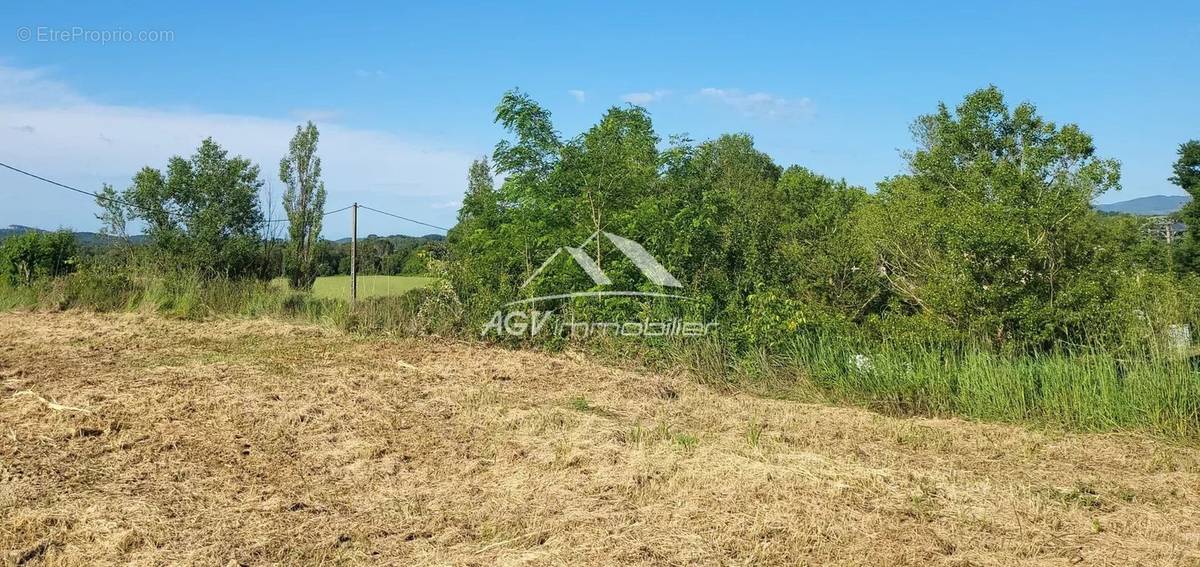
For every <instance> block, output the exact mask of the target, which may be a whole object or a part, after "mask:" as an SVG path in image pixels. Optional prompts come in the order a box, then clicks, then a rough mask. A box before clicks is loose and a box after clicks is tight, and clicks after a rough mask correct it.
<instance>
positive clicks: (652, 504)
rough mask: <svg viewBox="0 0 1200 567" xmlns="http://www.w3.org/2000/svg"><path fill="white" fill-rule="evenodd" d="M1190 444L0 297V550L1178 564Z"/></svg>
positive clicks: (1194, 551) (1191, 523)
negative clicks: (799, 399) (41, 310)
mask: <svg viewBox="0 0 1200 567" xmlns="http://www.w3.org/2000/svg"><path fill="white" fill-rule="evenodd" d="M1197 490H1200V457H1198V454H1197V452H1196V451H1195V450H1194V449H1192V448H1188V447H1181V446H1175V445H1170V444H1166V443H1162V442H1159V441H1155V440H1152V439H1147V438H1142V437H1135V436H1128V435H1066V434H1053V433H1046V432H1037V431H1030V430H1027V429H1023V428H1019V427H1010V426H1003V425H988V424H977V423H971V422H965V421H959V420H944V419H942V420H932V419H895V418H890V417H884V416H880V415H876V414H873V413H870V412H866V411H862V410H856V409H844V408H833V407H825V406H820V405H810V404H798V403H794V402H786V401H775V400H765V399H759V398H755V397H751V396H748V395H736V394H728V393H722V392H717V391H714V390H711V389H708V388H705V387H703V386H700V385H697V384H695V383H693V382H691V381H688V380H686V379H682V378H678V377H672V376H657V375H646V374H638V373H632V372H623V371H617V370H612V369H609V368H605V367H603V366H600V365H597V364H593V363H590V362H588V361H587V360H585V359H582V358H581V357H577V356H569V355H553V356H552V355H545V354H538V353H530V352H512V351H505V350H500V349H492V348H485V347H480V346H474V345H464V344H456V343H452V342H446V341H434V340H400V341H396V340H387V341H385V340H367V339H353V338H349V337H346V336H343V335H340V334H336V333H331V332H327V331H324V330H321V329H318V328H314V327H305V326H292V325H284V324H279V323H271V322H263V321H242V320H231V321H216V322H207V323H193V322H178V321H167V320H163V319H158V318H153V317H146V316H138V315H113V316H98V315H91V314H84V313H58V314H30V313H23V314H3V315H0V550H4V551H5V553H6V555H4V556H3V559H4V560H5V561H6V562H8V563H14V564H21V563H24V564H31V565H32V564H56V565H57V564H96V563H142V564H162V563H202V564H230V563H232V564H247V565H254V564H262V563H305V564H310V563H318V562H320V563H334V564H356V563H394V564H432V563H437V564H445V563H455V564H478V565H490V564H495V563H503V564H511V563H534V564H545V563H554V564H629V563H634V564H654V565H661V564H695V563H733V564H744V563H786V564H794V563H817V564H823V563H842V564H847V563H849V564H856V563H862V564H920V565H924V564H931V563H932V564H952V565H968V564H983V565H996V564H1006V565H1007V564H1012V563H1014V562H1015V563H1019V564H1050V565H1062V564H1064V563H1067V564H1070V563H1083V564H1090V565H1107V564H1111V565H1126V564H1133V563H1141V564H1172V565H1177V564H1189V563H1191V564H1200V507H1198V499H1197V498H1198V495H1197Z"/></svg>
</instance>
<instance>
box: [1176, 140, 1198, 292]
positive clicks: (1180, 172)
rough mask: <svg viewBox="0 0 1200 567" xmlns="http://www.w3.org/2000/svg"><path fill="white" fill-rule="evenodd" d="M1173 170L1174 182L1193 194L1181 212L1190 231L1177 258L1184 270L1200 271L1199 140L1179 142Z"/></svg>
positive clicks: (1180, 218)
mask: <svg viewBox="0 0 1200 567" xmlns="http://www.w3.org/2000/svg"><path fill="white" fill-rule="evenodd" d="M1171 173H1172V175H1171V178H1170V181H1171V183H1174V184H1175V185H1177V186H1179V188H1180V189H1183V190H1184V191H1187V193H1188V195H1191V196H1192V200H1191V201H1189V202H1188V204H1186V205H1184V207H1183V209H1182V210H1181V211H1179V220H1180V221H1182V222H1183V223H1184V224H1185V225H1187V231H1186V232H1185V233H1184V237H1183V239H1182V240H1181V241H1180V243H1179V250H1178V253H1177V255H1176V260H1177V262H1178V266H1179V267H1180V269H1181V270H1183V271H1186V272H1191V273H1200V234H1197V232H1200V140H1190V141H1187V142H1184V143H1182V144H1180V145H1179V158H1178V159H1177V160H1175V164H1174V166H1172V168H1171Z"/></svg>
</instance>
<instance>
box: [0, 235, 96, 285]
mask: <svg viewBox="0 0 1200 567" xmlns="http://www.w3.org/2000/svg"><path fill="white" fill-rule="evenodd" d="M77 253H78V247H77V246H76V244H75V236H74V235H72V234H71V233H70V232H69V231H66V230H60V231H58V232H37V231H32V230H31V231H28V232H24V233H22V234H18V235H16V236H10V237H8V238H6V239H4V240H3V242H0V277H3V278H4V279H6V280H8V282H9V283H10V284H13V285H23V286H30V285H33V282H34V280H36V279H39V278H47V277H49V278H53V277H57V276H61V275H64V274H67V273H70V272H71V271H72V270H73V269H74V265H75V256H76V254H77Z"/></svg>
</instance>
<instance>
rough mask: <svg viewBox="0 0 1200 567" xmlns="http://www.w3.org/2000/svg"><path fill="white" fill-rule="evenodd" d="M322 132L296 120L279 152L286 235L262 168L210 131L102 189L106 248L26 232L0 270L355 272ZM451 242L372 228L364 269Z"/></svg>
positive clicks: (4, 255) (300, 275)
mask: <svg viewBox="0 0 1200 567" xmlns="http://www.w3.org/2000/svg"><path fill="white" fill-rule="evenodd" d="M318 140H319V132H318V130H317V127H316V126H315V125H314V124H313V123H312V122H309V123H307V124H306V125H304V126H297V127H296V133H295V135H294V136H293V138H292V140H291V142H290V144H289V147H288V153H287V155H285V156H284V157H283V158H282V159H281V160H280V163H279V179H280V181H281V182H283V184H284V186H285V188H286V189H285V191H284V193H283V195H282V208H283V210H284V212H285V213H286V220H287V238H286V239H284V240H283V241H282V242H281V241H279V240H278V239H276V238H273V237H272V236H271V235H272V234H273V232H272V231H270V230H268V227H269V223H270V222H273V221H271V220H270V219H267V218H265V215H264V214H263V211H262V204H261V202H260V201H261V200H260V196H261V194H262V192H263V186H264V182H263V180H262V175H261V172H260V170H259V167H258V166H257V165H255V164H254V163H252V162H251V161H250V160H248V159H246V158H244V157H242V156H230V155H229V153H228V152H227V151H226V150H225V149H223V148H222V147H221V146H220V145H219V144H217V142H216V141H214V140H213V139H212V138H207V139H205V140H203V141H202V142H201V143H200V146H199V147H198V148H197V149H196V152H195V153H194V154H192V155H191V156H189V157H183V156H175V157H172V158H171V159H170V160H168V162H167V165H166V167H165V169H158V168H154V167H151V166H147V167H144V168H142V169H141V170H140V171H138V172H137V174H135V175H134V176H133V179H132V183H131V185H130V186H129V187H128V188H126V189H124V190H120V191H118V190H117V189H115V188H114V187H112V186H111V185H108V184H104V185H103V186H102V187H101V189H100V191H99V192H98V193H97V197H96V204H97V205H98V206H99V208H100V212H99V213H98V214H97V215H96V217H97V219H98V220H99V221H100V222H101V225H102V229H101V232H102V234H103V235H105V236H107V237H108V238H107V239H106V240H105V241H104V242H103V245H102V246H80V245H79V243H77V242H75V241H74V239H73V238H72V235H71V233H70V232H67V231H58V232H54V233H41V232H37V231H30V232H26V233H24V234H21V235H18V236H14V237H10V238H7V239H5V240H4V242H3V243H0V272H2V273H3V274H4V276H5V279H7V280H8V282H9V283H10V284H16V285H30V284H31V283H32V282H33V281H34V280H35V279H37V278H42V277H56V276H60V275H64V274H66V273H69V272H71V271H72V270H73V269H74V268H75V267H76V265H77V264H78V263H80V262H85V261H95V262H101V261H105V260H108V261H109V263H110V264H112V263H113V261H117V262H118V263H125V264H128V266H126V267H125V268H122V269H127V270H133V269H146V270H150V271H151V272H163V271H169V270H188V271H193V272H196V273H199V274H201V275H204V276H207V277H222V278H231V279H241V278H259V279H271V278H274V277H280V276H283V277H286V278H287V279H288V281H289V283H290V285H291V286H292V287H293V288H296V289H306V288H309V287H311V286H312V283H313V281H314V280H315V279H316V278H317V277H319V276H329V275H337V274H349V273H350V244H349V243H348V242H332V241H328V240H324V239H322V238H321V236H320V235H321V228H322V220H323V217H324V214H325V213H324V209H325V196H326V190H325V184H324V181H323V180H322V178H321V159H320V157H319V156H318V155H317V142H318ZM268 198H269V197H268ZM135 222H140V223H141V224H142V225H143V226H144V227H145V228H144V232H145V238H144V239H140V240H143V241H144V244H143V245H135V243H134V240H133V239H132V238H131V237H130V235H129V227H130V225H131V224H132V223H135ZM443 250H444V246H443V245H442V243H441V238H440V237H438V236H436V235H431V236H427V237H405V236H391V237H380V236H375V235H370V236H368V237H366V238H364V239H361V240H360V246H359V250H358V255H359V256H358V257H359V272H360V273H363V274H382V275H397V274H421V273H424V272H425V271H426V268H425V259H426V258H428V257H430V256H435V257H436V256H444V251H443ZM130 266H136V268H135V267H130Z"/></svg>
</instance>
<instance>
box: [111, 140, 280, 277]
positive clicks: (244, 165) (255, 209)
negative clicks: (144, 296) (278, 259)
mask: <svg viewBox="0 0 1200 567" xmlns="http://www.w3.org/2000/svg"><path fill="white" fill-rule="evenodd" d="M261 187H262V181H261V180H259V170H258V166H257V165H254V164H252V163H251V162H250V161H249V160H247V159H245V158H242V157H240V156H237V157H228V154H227V152H226V151H225V150H223V149H221V147H220V146H218V145H217V143H216V142H214V141H213V140H212V138H206V139H205V140H204V141H203V142H201V144H200V147H199V148H198V149H197V150H196V153H195V154H194V155H192V156H191V157H190V158H188V159H184V158H182V157H180V156H175V157H172V158H171V159H170V160H169V162H168V164H167V173H166V174H165V175H164V174H163V173H162V172H161V171H159V170H157V169H154V168H151V167H145V168H143V169H142V170H141V171H140V172H138V173H137V175H135V176H134V178H133V185H132V186H131V187H129V188H128V189H126V190H125V191H124V192H123V193H122V195H121V201H122V202H123V203H124V204H125V214H126V216H127V218H131V219H138V220H141V221H143V222H145V223H146V234H147V235H148V236H149V238H150V241H151V242H152V245H153V247H154V248H155V249H156V250H157V251H158V252H159V253H160V254H161V255H162V257H163V258H164V260H165V261H166V264H167V265H171V266H182V267H186V268H190V269H194V270H197V271H199V272H202V273H206V274H210V275H213V276H222V277H235V278H236V277H244V276H248V275H253V274H254V273H255V272H256V270H257V269H258V268H259V265H258V264H257V260H258V257H257V252H258V248H259V245H260V243H259V238H258V229H259V227H260V226H261V225H262V222H263V217H262V213H261V211H260V210H259V206H258V192H259V190H260V188H261Z"/></svg>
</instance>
